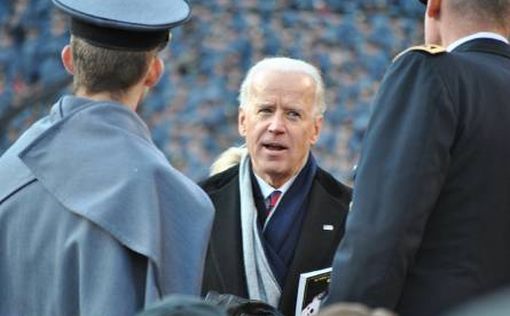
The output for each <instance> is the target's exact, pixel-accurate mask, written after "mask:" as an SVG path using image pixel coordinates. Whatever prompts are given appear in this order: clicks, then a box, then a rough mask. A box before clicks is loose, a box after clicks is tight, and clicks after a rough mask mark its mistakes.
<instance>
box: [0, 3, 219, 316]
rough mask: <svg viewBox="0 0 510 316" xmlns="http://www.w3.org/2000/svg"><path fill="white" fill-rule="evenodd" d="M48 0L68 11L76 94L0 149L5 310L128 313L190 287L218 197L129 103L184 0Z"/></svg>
mask: <svg viewBox="0 0 510 316" xmlns="http://www.w3.org/2000/svg"><path fill="white" fill-rule="evenodd" d="M54 3H55V4H56V5H57V6H58V7H59V8H61V9H62V10H64V11H65V12H67V13H68V14H70V15H71V17H72V19H71V35H72V36H71V43H70V45H67V46H65V47H64V49H63V51H62V61H63V64H64V66H65V67H66V69H67V70H68V71H69V72H70V73H72V74H73V79H74V95H72V96H65V97H63V98H61V99H60V100H59V101H58V102H57V103H56V104H55V105H53V107H52V109H51V111H50V113H49V114H48V116H46V117H45V118H43V119H41V120H40V121H39V122H37V123H35V124H34V125H33V126H31V127H30V128H29V129H28V131H27V132H26V133H25V134H24V135H23V136H22V137H21V138H20V139H19V140H18V141H17V142H16V143H15V144H14V145H13V146H12V147H11V148H10V149H9V150H8V151H7V152H6V153H5V154H4V155H3V156H2V157H1V158H0V179H2V180H1V181H0V241H1V245H0V284H1V286H0V315H41V316H44V315H109V316H114V315H119V316H120V315H122V316H126V315H134V314H135V313H136V312H137V311H138V310H140V309H142V308H143V307H144V306H146V305H147V304H149V303H151V302H154V301H156V300H159V299H160V298H161V297H163V296H164V295H168V294H172V293H183V294H190V295H192V294H195V295H198V294H199V293H200V288H201V281H202V272H203V263H204V260H205V254H206V249H207V242H208V238H209V233H210V228H211V225H212V220H213V214H214V210H213V205H212V204H211V201H210V200H209V198H208V197H207V195H206V194H205V193H204V192H203V191H202V190H200V188H199V187H198V186H197V185H195V184H194V183H192V181H190V180H188V179H187V178H185V177H184V176H183V175H181V174H180V173H178V172H177V171H176V170H175V169H173V168H172V167H171V166H170V165H169V164H168V161H167V159H166V158H165V157H164V155H163V154H162V153H161V152H160V151H159V150H158V149H157V148H156V147H155V146H154V144H153V143H152V141H151V139H150V134H149V130H148V129H147V126H146V125H145V124H144V123H143V122H142V120H141V119H140V117H138V115H137V114H136V113H135V111H136V109H137V106H138V105H139V103H140V101H141V100H142V98H143V96H144V95H145V93H146V90H147V89H149V88H150V87H152V86H154V85H155V84H156V83H157V81H158V80H159V77H160V75H161V72H162V71H163V63H162V61H161V59H160V58H159V57H158V51H159V50H160V49H161V48H162V47H164V46H165V45H166V44H167V42H168V39H169V32H168V31H169V29H170V28H171V27H172V26H175V25H178V24H180V23H183V22H184V21H186V20H187V18H188V17H189V15H190V7H189V4H188V3H187V1H184V0H154V1H145V0H108V1H103V2H101V6H98V5H97V4H98V2H97V1H95V0H54ZM140 12H143V15H141V14H139V13H140Z"/></svg>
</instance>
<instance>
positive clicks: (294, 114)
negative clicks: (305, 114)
mask: <svg viewBox="0 0 510 316" xmlns="http://www.w3.org/2000/svg"><path fill="white" fill-rule="evenodd" d="M287 115H288V116H289V117H290V118H300V117H301V114H300V113H299V112H296V111H290V112H288V113H287Z"/></svg>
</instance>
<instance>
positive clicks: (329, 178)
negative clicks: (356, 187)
mask: <svg viewBox="0 0 510 316" xmlns="http://www.w3.org/2000/svg"><path fill="white" fill-rule="evenodd" d="M316 179H317V181H318V182H319V183H320V184H321V185H322V186H323V187H324V189H325V190H326V191H327V192H328V193H329V194H330V195H331V196H333V197H334V198H336V199H338V200H341V201H342V202H344V203H345V202H346V203H347V204H349V203H350V201H351V198H352V188H351V187H349V186H348V185H346V184H344V183H342V182H340V181H338V180H337V179H336V178H335V177H333V175H332V174H331V173H329V172H327V171H326V170H324V169H322V168H318V169H317V174H316Z"/></svg>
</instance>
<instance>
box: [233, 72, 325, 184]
mask: <svg viewBox="0 0 510 316" xmlns="http://www.w3.org/2000/svg"><path fill="white" fill-rule="evenodd" d="M249 95H250V97H249V100H248V104H246V105H245V107H244V108H240V111H239V133H240V134H241V135H242V136H243V137H245V140H246V145H247V147H248V152H249V153H250V157H251V162H252V166H253V171H254V172H255V173H256V174H257V175H258V176H259V177H261V178H262V179H264V180H265V181H266V182H268V183H269V184H270V185H272V186H273V187H279V186H281V185H282V184H284V183H285V182H286V181H287V180H288V179H290V178H291V177H292V176H293V175H294V174H296V173H297V172H298V170H299V169H300V168H301V167H302V166H303V164H304V163H305V161H306V159H307V157H308V153H309V151H310V146H311V145H313V144H315V142H317V140H318V138H319V132H320V129H321V126H322V116H321V115H316V114H317V112H316V108H315V82H314V80H313V79H312V78H311V77H310V76H308V75H306V74H303V73H299V72H281V71H274V70H261V71H260V72H258V73H256V74H255V75H254V78H253V81H252V85H251V87H250V93H249Z"/></svg>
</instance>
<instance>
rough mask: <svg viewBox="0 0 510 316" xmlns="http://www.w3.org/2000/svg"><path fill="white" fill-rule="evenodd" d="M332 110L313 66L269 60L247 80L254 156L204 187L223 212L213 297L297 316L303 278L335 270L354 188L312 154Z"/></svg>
mask: <svg viewBox="0 0 510 316" xmlns="http://www.w3.org/2000/svg"><path fill="white" fill-rule="evenodd" d="M325 108H326V106H325V103H324V87H323V82H322V79H321V76H320V74H319V72H318V70H317V69H316V68H315V67H313V66H312V65H310V64H308V63H305V62H303V61H300V60H295V59H290V58H282V57H280V58H268V59H264V60H262V61H261V62H259V63H257V64H256V65H255V66H253V67H252V68H251V69H250V71H249V72H248V75H247V76H246V78H245V80H244V82H243V84H242V86H241V94H240V109H239V120H238V123H239V124H238V128H239V132H240V134H241V135H242V136H243V137H244V138H245V141H246V146H247V153H245V154H244V155H242V156H241V158H240V163H239V164H237V165H235V166H234V167H231V168H229V169H228V170H226V171H223V172H221V173H219V174H216V175H214V176H213V177H211V178H209V179H207V180H206V181H205V182H203V183H202V184H201V186H202V187H203V188H204V189H205V191H206V192H207V193H208V194H209V196H210V197H211V199H212V201H213V203H214V205H215V207H216V211H217V216H216V219H215V222H214V225H213V232H212V237H211V242H210V246H209V251H208V256H207V260H206V272H205V279H204V286H203V292H204V293H206V292H207V291H210V290H215V291H218V292H221V293H232V294H235V295H238V296H242V297H248V298H253V299H260V300H263V301H266V302H268V303H270V304H272V305H273V306H278V307H279V309H280V310H281V311H283V313H284V314H285V315H292V314H293V313H294V306H295V300H296V292H297V285H298V279H299V275H300V273H304V272H310V271H314V270H318V269H322V268H326V267H329V266H330V265H331V260H332V255H333V252H334V250H335V249H336V247H337V245H338V242H339V241H340V239H341V238H342V235H343V226H344V218H345V216H346V213H347V209H348V204H349V202H350V199H351V189H350V188H349V187H347V186H345V185H343V184H342V183H340V182H338V181H337V180H335V179H334V178H333V177H332V176H331V175H330V174H328V173H327V172H326V171H324V170H323V169H321V168H320V167H319V166H317V163H316V161H315V158H314V157H313V155H312V154H311V151H310V148H311V146H312V145H314V144H315V143H316V142H317V140H318V138H319V134H320V130H321V126H322V122H323V113H324V111H325Z"/></svg>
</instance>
